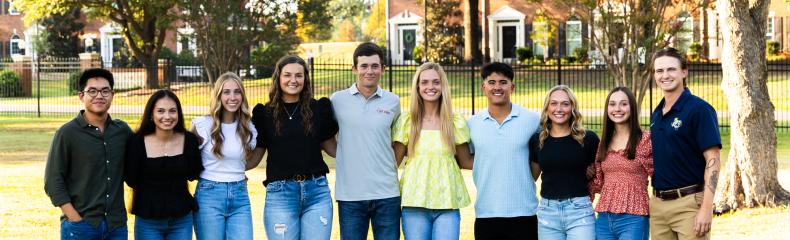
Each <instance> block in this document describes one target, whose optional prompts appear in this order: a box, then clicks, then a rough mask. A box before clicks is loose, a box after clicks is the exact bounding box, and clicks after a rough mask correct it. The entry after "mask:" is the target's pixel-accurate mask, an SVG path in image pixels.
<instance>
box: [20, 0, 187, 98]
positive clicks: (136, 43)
mask: <svg viewBox="0 0 790 240" xmlns="http://www.w3.org/2000/svg"><path fill="white" fill-rule="evenodd" d="M177 2H178V0H79V1H78V0H20V1H19V2H18V4H17V2H15V3H14V5H15V6H17V7H19V9H20V10H21V11H22V12H24V13H25V17H24V19H25V23H26V24H30V23H31V22H33V21H36V20H39V19H42V18H45V17H47V16H51V15H53V14H63V13H65V12H67V11H68V10H70V9H72V8H75V7H82V8H83V9H85V10H86V13H87V14H88V15H89V16H93V17H98V18H104V19H109V20H111V21H113V22H114V23H116V24H118V25H119V26H120V27H121V34H122V35H123V36H124V40H125V41H126V45H127V46H128V47H129V49H130V50H131V52H132V55H133V56H134V58H136V59H137V60H139V61H140V62H142V63H143V65H144V66H145V69H146V70H145V72H146V81H145V87H146V88H159V81H158V75H157V72H158V67H159V66H158V58H159V52H160V51H161V49H162V46H164V42H165V34H166V32H167V30H168V29H170V28H171V26H172V23H173V22H174V21H175V20H176V18H177V14H176V13H175V6H176V3H177Z"/></svg>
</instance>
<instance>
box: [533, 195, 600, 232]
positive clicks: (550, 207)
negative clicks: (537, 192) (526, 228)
mask: <svg viewBox="0 0 790 240" xmlns="http://www.w3.org/2000/svg"><path fill="white" fill-rule="evenodd" d="M538 239H551V240H557V239H573V240H584V239H590V240H593V239H595V214H594V213H593V207H592V203H591V202H590V198H589V197H587V196H585V197H575V198H566V199H559V200H553V199H546V198H544V199H541V200H540V203H539V204H538Z"/></svg>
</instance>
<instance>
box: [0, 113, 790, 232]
mask: <svg viewBox="0 0 790 240" xmlns="http://www.w3.org/2000/svg"><path fill="white" fill-rule="evenodd" d="M116 117H117V118H124V119H131V120H130V121H128V122H129V124H130V125H131V126H132V127H133V128H134V127H136V126H137V125H138V122H139V120H137V118H130V117H128V116H116ZM68 120H69V118H66V117H62V118H32V119H31V118H27V117H19V116H11V117H9V116H0V182H3V184H2V185H0V202H2V203H3V204H2V205H0V239H20V240H21V239H54V238H57V237H58V236H59V220H58V216H59V215H60V210H59V209H57V208H55V207H53V206H52V205H51V203H50V201H49V198H47V196H46V195H45V194H44V191H43V184H44V183H43V181H44V180H43V174H44V165H45V159H46V155H47V151H48V146H49V143H50V141H51V138H52V135H53V133H54V131H55V129H57V128H58V127H59V126H60V125H62V124H63V123H64V122H66V121H68ZM187 122H188V121H187ZM722 139H723V140H724V150H723V152H722V159H726V154H727V153H728V152H729V135H728V133H726V132H725V133H724V135H723V136H722ZM778 143H779V146H778V149H779V150H778V153H777V155H778V157H779V180H780V182H781V183H782V184H783V185H784V186H790V133H787V132H784V133H780V134H778ZM327 162H328V164H329V165H330V166H331V168H333V166H334V161H333V160H332V159H330V158H327ZM463 174H464V180H465V181H466V185H467V188H468V189H469V191H470V194H471V196H472V197H473V198H474V194H475V192H476V188H475V186H474V184H473V182H472V174H471V171H468V170H464V171H463ZM248 177H249V178H250V182H249V192H250V197H251V202H252V209H253V224H254V234H255V239H265V234H264V231H263V227H262V226H263V222H262V221H263V206H264V199H265V192H266V191H265V188H264V187H263V186H262V185H261V182H262V181H263V180H264V179H265V168H264V167H259V168H256V169H254V170H251V171H249V172H248ZM327 178H328V179H329V182H330V187H331V188H334V181H335V177H334V169H332V171H331V172H330V174H329V175H328V176H327ZM128 191H129V189H127V193H130V192H128ZM127 196H130V194H127ZM129 202H130V200H129V199H128V198H127V204H128V203H129ZM335 209H337V207H336V206H335ZM461 215H462V217H461V239H473V238H474V237H473V228H472V226H473V223H474V208H473V206H468V207H466V208H463V209H461ZM129 217H130V219H129V222H128V224H129V229H133V226H134V220H133V215H129ZM787 219H790V207H786V206H785V207H777V208H757V209H747V210H741V211H738V212H735V213H729V214H725V215H722V216H718V217H715V218H714V223H713V239H783V238H784V237H783V236H788V235H790V229H788V228H786V227H782V226H785V225H786V221H787ZM337 222H338V220H337V212H335V215H334V218H333V232H332V237H333V239H339V235H338V232H339V228H338V225H337ZM129 236H130V239H132V233H131V231H130V235H129ZM369 239H372V237H369Z"/></svg>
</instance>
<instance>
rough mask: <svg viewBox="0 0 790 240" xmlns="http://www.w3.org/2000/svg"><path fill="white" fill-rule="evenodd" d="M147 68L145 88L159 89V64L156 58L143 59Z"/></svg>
mask: <svg viewBox="0 0 790 240" xmlns="http://www.w3.org/2000/svg"><path fill="white" fill-rule="evenodd" d="M142 60H143V67H145V88H146V89H157V88H159V62H158V61H157V59H156V58H142Z"/></svg>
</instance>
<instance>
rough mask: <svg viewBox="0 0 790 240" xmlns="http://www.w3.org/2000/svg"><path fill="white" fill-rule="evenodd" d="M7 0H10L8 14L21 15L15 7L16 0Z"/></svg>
mask: <svg viewBox="0 0 790 240" xmlns="http://www.w3.org/2000/svg"><path fill="white" fill-rule="evenodd" d="M6 1H8V15H19V14H21V13H20V12H19V11H18V10H16V8H15V7H14V0H6Z"/></svg>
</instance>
